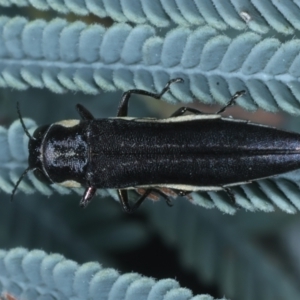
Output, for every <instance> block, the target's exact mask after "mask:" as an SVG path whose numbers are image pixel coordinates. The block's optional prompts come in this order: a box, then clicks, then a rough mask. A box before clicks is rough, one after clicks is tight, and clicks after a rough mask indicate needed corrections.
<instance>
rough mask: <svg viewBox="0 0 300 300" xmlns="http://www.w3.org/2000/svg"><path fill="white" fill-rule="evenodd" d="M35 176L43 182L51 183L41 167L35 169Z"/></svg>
mask: <svg viewBox="0 0 300 300" xmlns="http://www.w3.org/2000/svg"><path fill="white" fill-rule="evenodd" d="M33 174H34V176H35V177H36V178H37V179H38V180H39V181H41V182H43V183H46V184H51V183H52V182H51V180H50V178H49V177H48V176H47V175H46V174H45V173H44V172H43V171H41V170H40V169H35V170H34V171H33Z"/></svg>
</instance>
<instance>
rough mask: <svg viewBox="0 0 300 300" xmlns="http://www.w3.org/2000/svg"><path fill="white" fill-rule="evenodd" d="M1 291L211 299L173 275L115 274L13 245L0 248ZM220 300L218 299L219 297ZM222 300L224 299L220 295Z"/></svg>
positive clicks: (20, 295)
mask: <svg viewBox="0 0 300 300" xmlns="http://www.w3.org/2000/svg"><path fill="white" fill-rule="evenodd" d="M0 265H1V268H0V282H1V289H2V293H3V294H5V293H8V294H10V295H12V296H14V297H16V298H17V299H53V300H54V299H78V300H79V299H82V300H88V299H89V300H93V299H125V298H127V299H141V297H147V299H149V300H150V299H153V300H154V299H155V300H159V299H166V298H168V299H170V300H172V299H174V300H175V299H190V300H200V299H201V300H213V298H212V297H211V296H208V295H198V296H194V297H193V295H192V292H191V291H190V290H188V289H186V288H181V287H180V286H179V284H178V282H177V281H175V280H173V279H162V280H158V281H155V280H154V279H152V278H148V277H144V276H141V275H139V274H137V273H127V274H122V275H121V274H119V273H118V272H117V271H116V270H114V269H108V268H107V269H105V268H102V267H101V266H100V265H99V264H98V263H93V262H90V263H85V264H83V265H78V264H77V263H76V262H74V261H71V260H67V259H65V258H64V257H63V256H62V255H59V254H51V255H47V254H46V253H45V252H44V251H41V250H33V251H27V250H26V249H24V248H15V249H12V250H10V251H4V250H2V251H0ZM220 300H221V299H220ZM223 300H225V299H224V298H223Z"/></svg>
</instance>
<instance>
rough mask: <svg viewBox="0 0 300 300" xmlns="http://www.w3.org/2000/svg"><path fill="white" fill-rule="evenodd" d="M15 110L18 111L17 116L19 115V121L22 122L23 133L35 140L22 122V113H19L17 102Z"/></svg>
mask: <svg viewBox="0 0 300 300" xmlns="http://www.w3.org/2000/svg"><path fill="white" fill-rule="evenodd" d="M17 112H18V116H19V119H20V122H21V124H22V127H23V129H24V132H25V134H26V135H27V136H28V137H29V139H30V140H35V138H34V137H32V136H31V135H30V133H29V131H28V130H27V128H26V126H25V123H24V121H23V118H22V115H21V111H20V105H19V102H17Z"/></svg>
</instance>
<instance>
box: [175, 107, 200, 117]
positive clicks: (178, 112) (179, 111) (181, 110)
mask: <svg viewBox="0 0 300 300" xmlns="http://www.w3.org/2000/svg"><path fill="white" fill-rule="evenodd" d="M186 112H190V113H192V114H195V115H199V114H203V112H202V111H200V110H198V109H196V108H192V107H187V106H183V107H180V108H179V109H177V110H176V111H175V112H174V113H172V115H171V116H170V118H172V117H179V116H182V115H184V114H185V113H186Z"/></svg>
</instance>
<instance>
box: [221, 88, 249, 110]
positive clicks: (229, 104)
mask: <svg viewBox="0 0 300 300" xmlns="http://www.w3.org/2000/svg"><path fill="white" fill-rule="evenodd" d="M244 94H246V91H244V90H242V91H238V92H236V93H235V94H234V95H233V96H232V97H231V99H230V100H229V101H228V103H227V104H226V105H225V106H224V107H222V108H221V109H220V110H219V111H217V112H216V114H221V113H223V112H224V111H225V110H226V109H227V108H228V107H229V106H232V105H234V104H235V100H236V99H237V98H239V97H241V96H243V95H244Z"/></svg>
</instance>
